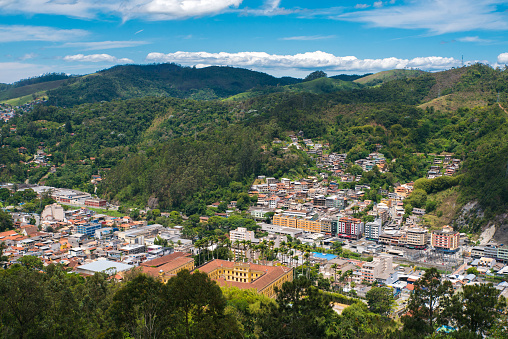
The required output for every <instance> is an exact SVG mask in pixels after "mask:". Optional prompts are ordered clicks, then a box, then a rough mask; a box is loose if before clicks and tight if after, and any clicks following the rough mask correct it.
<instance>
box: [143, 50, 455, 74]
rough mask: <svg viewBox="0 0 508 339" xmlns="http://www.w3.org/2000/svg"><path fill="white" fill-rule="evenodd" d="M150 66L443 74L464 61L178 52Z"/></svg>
mask: <svg viewBox="0 0 508 339" xmlns="http://www.w3.org/2000/svg"><path fill="white" fill-rule="evenodd" d="M146 60H147V61H148V62H175V63H179V64H183V65H202V66H205V65H223V66H235V67H246V68H254V69H261V70H263V69H286V70H298V69H300V70H302V69H308V70H315V69H323V70H328V71H381V70H388V69H394V68H398V69H400V68H411V67H413V68H421V69H426V70H442V69H448V68H451V67H454V66H459V65H460V61H459V60H455V59H454V58H446V57H437V56H430V57H418V58H413V59H399V58H395V57H392V58H384V59H358V58H356V57H355V56H343V57H342V56H335V55H333V54H329V53H325V52H321V51H316V52H307V53H302V54H295V55H276V54H268V53H265V52H240V53H226V52H220V53H208V52H175V53H169V54H163V53H149V54H148V55H147V57H146Z"/></svg>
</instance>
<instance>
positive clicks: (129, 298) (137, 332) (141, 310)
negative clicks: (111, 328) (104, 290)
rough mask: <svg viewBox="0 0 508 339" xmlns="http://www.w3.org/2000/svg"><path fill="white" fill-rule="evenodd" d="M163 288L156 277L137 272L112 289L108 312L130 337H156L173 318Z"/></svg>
mask: <svg viewBox="0 0 508 339" xmlns="http://www.w3.org/2000/svg"><path fill="white" fill-rule="evenodd" d="M163 292H164V285H163V284H162V283H161V282H160V281H158V280H155V279H154V278H152V277H150V276H147V275H145V274H138V275H137V276H136V277H135V278H134V279H132V280H130V281H128V282H127V283H126V284H125V285H124V286H123V287H122V288H120V289H119V290H118V291H117V292H116V293H115V296H114V297H113V302H112V304H111V307H110V309H109V314H110V315H111V317H112V318H113V320H114V322H115V324H116V325H117V326H118V328H121V329H123V330H125V331H126V332H128V333H129V334H130V335H131V336H132V337H134V338H158V337H160V336H161V335H162V334H163V332H164V330H165V328H166V326H167V325H168V323H170V322H171V321H173V319H171V316H172V314H171V313H170V310H171V309H170V308H169V307H167V304H166V300H164V298H163V297H162V294H163Z"/></svg>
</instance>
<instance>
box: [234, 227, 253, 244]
mask: <svg viewBox="0 0 508 339" xmlns="http://www.w3.org/2000/svg"><path fill="white" fill-rule="evenodd" d="M255 239H256V237H255V235H254V231H248V230H247V229H246V228H245V227H238V228H237V229H236V230H233V231H229V240H231V242H235V241H236V240H239V241H242V240H247V241H254V240H255Z"/></svg>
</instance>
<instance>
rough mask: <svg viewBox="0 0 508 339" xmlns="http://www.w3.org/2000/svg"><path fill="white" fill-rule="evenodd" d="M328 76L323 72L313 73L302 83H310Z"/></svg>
mask: <svg viewBox="0 0 508 339" xmlns="http://www.w3.org/2000/svg"><path fill="white" fill-rule="evenodd" d="M327 76H328V75H327V74H326V73H325V72H323V71H314V72H312V73H310V74H309V75H307V76H306V77H305V79H303V81H312V80H316V79H319V78H326V77H327Z"/></svg>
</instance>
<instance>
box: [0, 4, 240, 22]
mask: <svg viewBox="0 0 508 339" xmlns="http://www.w3.org/2000/svg"><path fill="white" fill-rule="evenodd" d="M242 1H243V0H124V1H122V0H103V1H96V0H52V1H51V0H50V1H48V0H0V12H3V13H28V14H56V15H67V16H73V17H78V18H94V17H96V16H97V14H98V13H106V14H114V15H120V16H122V17H123V18H124V19H129V18H134V17H148V18H150V19H156V20H157V19H158V20H169V19H179V18H188V17H196V16H204V15H214V14H219V13H223V12H225V11H227V10H228V9H230V8H237V7H238V6H239V5H240V4H241V3H242Z"/></svg>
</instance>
